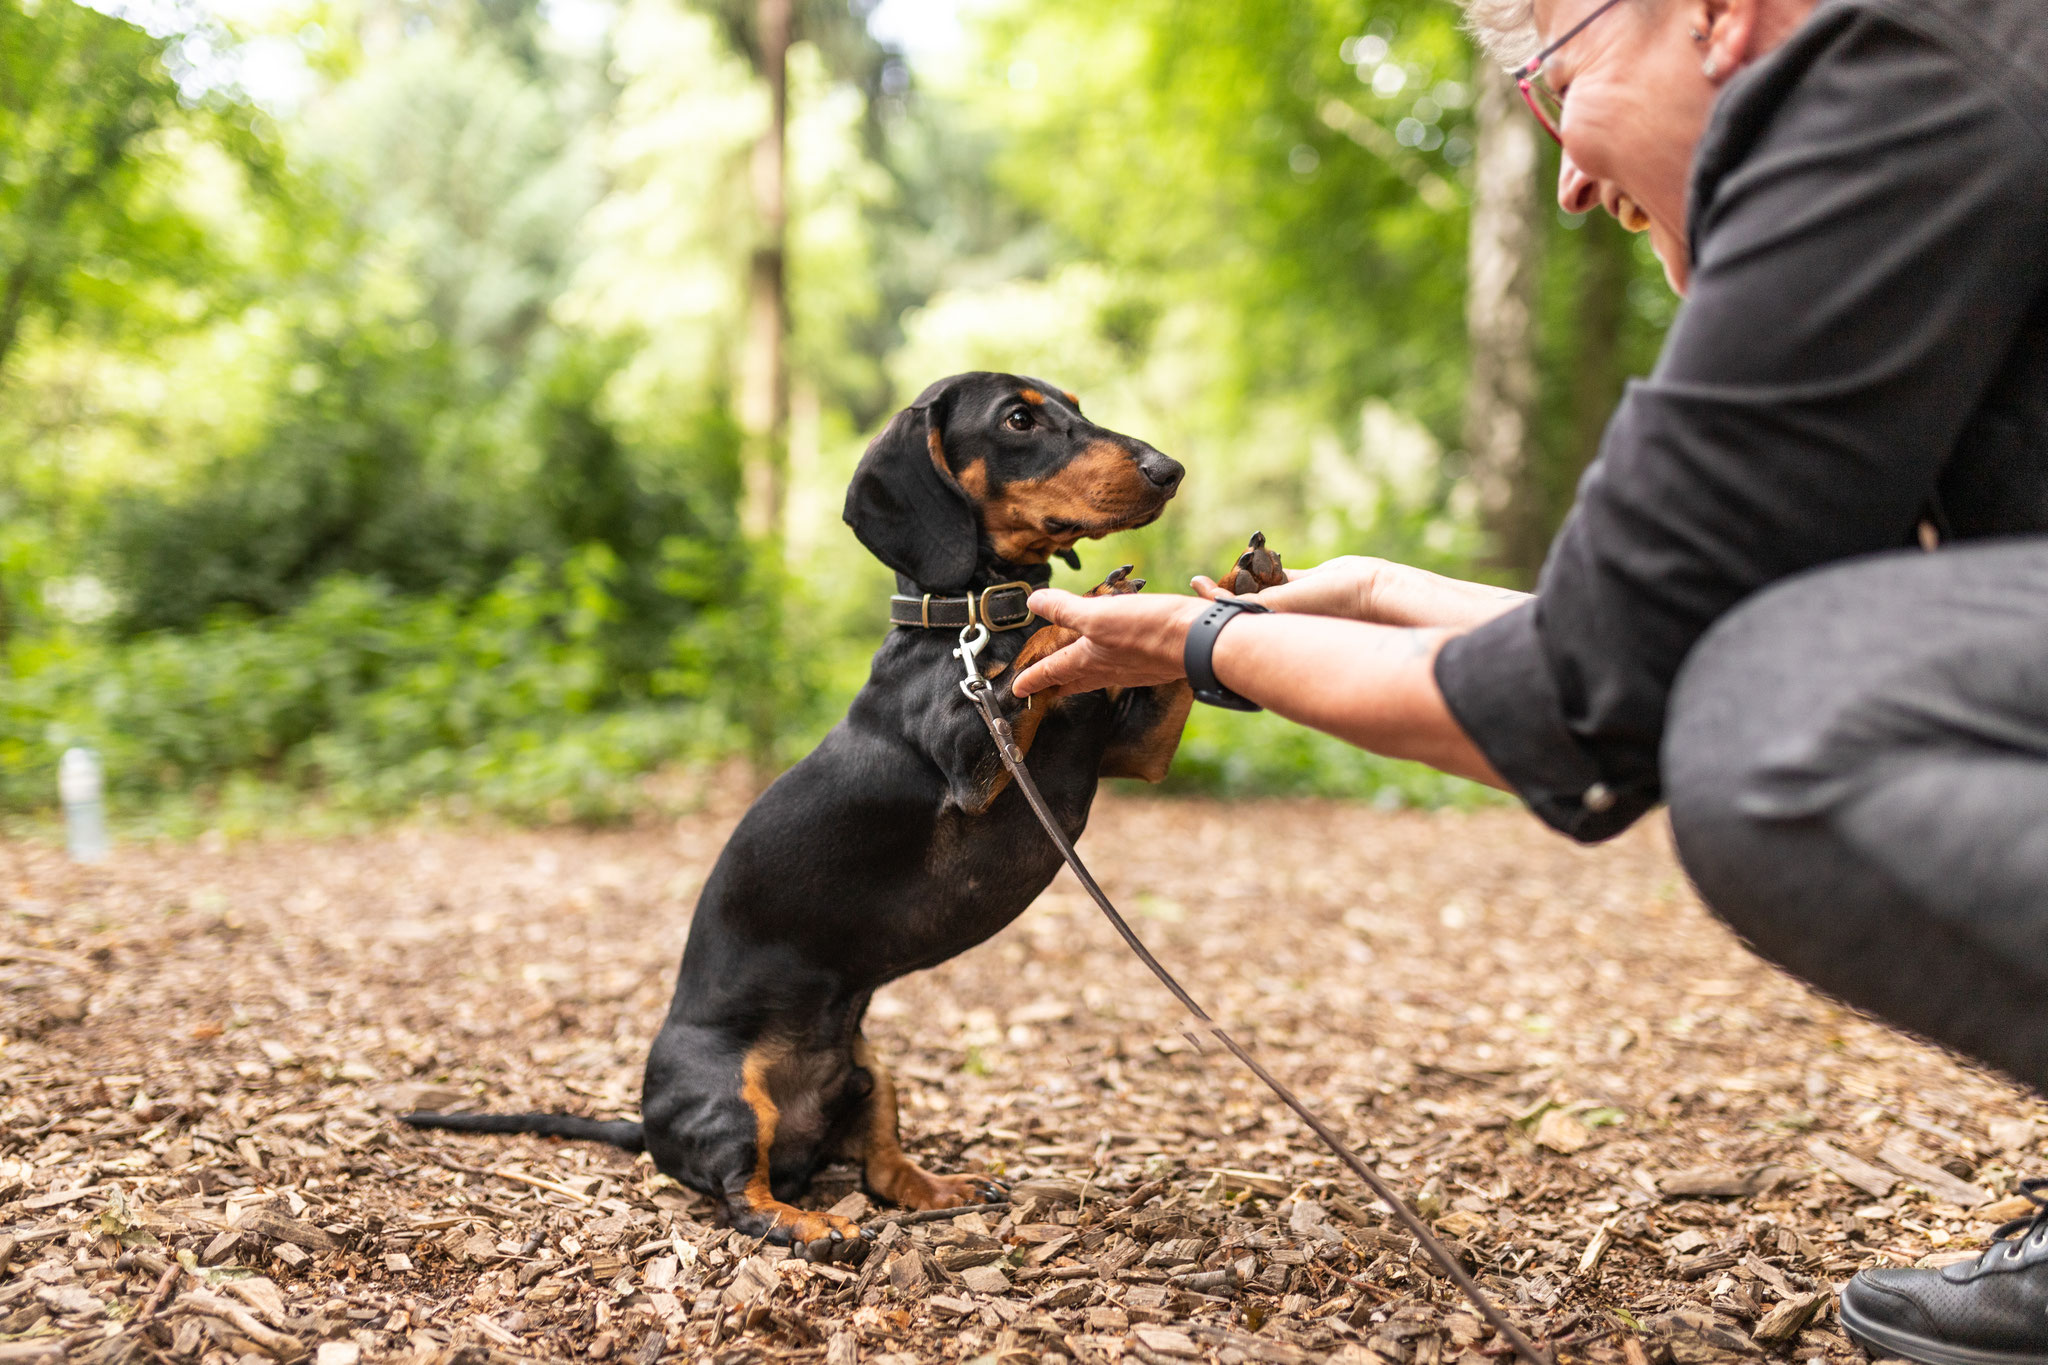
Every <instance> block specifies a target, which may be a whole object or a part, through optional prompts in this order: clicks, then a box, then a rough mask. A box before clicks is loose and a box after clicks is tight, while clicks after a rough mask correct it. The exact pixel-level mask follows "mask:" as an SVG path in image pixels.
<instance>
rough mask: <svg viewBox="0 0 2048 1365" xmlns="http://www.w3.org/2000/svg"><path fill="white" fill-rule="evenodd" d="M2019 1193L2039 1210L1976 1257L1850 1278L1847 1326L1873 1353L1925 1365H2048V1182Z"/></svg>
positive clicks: (2027, 1185) (2029, 1184) (2028, 1183)
mask: <svg viewBox="0 0 2048 1365" xmlns="http://www.w3.org/2000/svg"><path fill="white" fill-rule="evenodd" d="M2020 1191H2021V1193H2023V1194H2025V1195H2026V1196H2027V1198H2029V1199H2031V1200H2033V1201H2034V1203H2035V1204H2036V1205H2037V1207H2036V1208H2035V1210H2034V1212H2033V1214H2032V1215H2031V1216H2030V1217H2026V1218H2015V1219H2014V1220H2013V1221H2012V1222H2010V1223H2007V1224H2005V1225H2004V1226H2003V1227H2001V1228H1999V1229H1998V1231H1996V1232H1994V1233H1993V1234H1991V1247H1990V1249H1989V1250H1987V1251H1986V1252H1985V1253H1984V1254H1983V1255H1982V1256H1979V1257H1978V1258H1977V1259H1976V1260H1974V1261H1958V1262H1957V1263H1956V1264H1954V1265H1951V1266H1943V1267H1942V1268H1941V1269H1940V1270H1866V1271H1864V1272H1862V1273H1861V1274H1859V1275H1857V1276H1856V1277H1855V1278H1854V1279H1852V1280H1850V1281H1849V1284H1848V1286H1847V1287H1846V1288H1845V1289H1843V1290H1842V1308H1841V1313H1842V1327H1843V1328H1844V1330H1846V1331H1847V1332H1848V1333H1849V1335H1850V1336H1852V1337H1854V1338H1855V1339H1856V1341H1857V1343H1858V1344H1859V1345H1861V1346H1862V1347H1863V1348H1864V1349H1865V1350H1867V1351H1869V1352H1870V1353H1871V1354H1872V1355H1876V1356H1904V1357H1905V1358H1906V1359H1908V1360H1917V1361H1919V1362H1921V1365H2048V1179H2042V1180H2022V1181H2021V1182H2020Z"/></svg>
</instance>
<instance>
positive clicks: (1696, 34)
mask: <svg viewBox="0 0 2048 1365" xmlns="http://www.w3.org/2000/svg"><path fill="white" fill-rule="evenodd" d="M1690 32H1691V33H1692V40H1693V41H1694V42H1696V43H1704V42H1705V41H1706V40H1707V35H1706V34H1704V33H1702V32H1700V31H1699V30H1698V29H1692V30H1690Z"/></svg>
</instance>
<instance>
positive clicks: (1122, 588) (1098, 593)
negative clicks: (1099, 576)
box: [1083, 564, 1145, 597]
mask: <svg viewBox="0 0 2048 1365" xmlns="http://www.w3.org/2000/svg"><path fill="white" fill-rule="evenodd" d="M1144 586H1145V580H1144V579H1142V578H1133V577H1131V566H1130V565H1128V564H1126V565H1124V566H1123V567H1122V568H1120V569H1118V570H1117V571H1116V572H1115V573H1112V574H1111V575H1110V576H1109V577H1107V578H1105V579H1103V580H1102V581H1101V582H1100V583H1097V584H1096V585H1095V586H1094V587H1092V588H1090V589H1089V590H1088V591H1087V592H1086V593H1084V594H1083V596H1086V597H1122V596H1123V595H1124V594H1125V593H1129V592H1137V591H1138V590H1139V589H1141V588H1143V587H1144Z"/></svg>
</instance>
